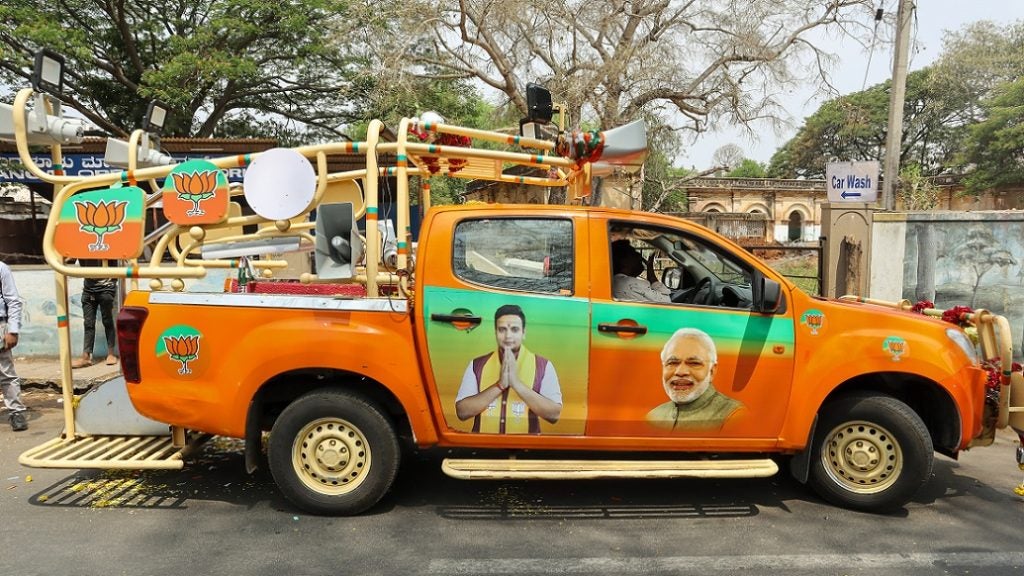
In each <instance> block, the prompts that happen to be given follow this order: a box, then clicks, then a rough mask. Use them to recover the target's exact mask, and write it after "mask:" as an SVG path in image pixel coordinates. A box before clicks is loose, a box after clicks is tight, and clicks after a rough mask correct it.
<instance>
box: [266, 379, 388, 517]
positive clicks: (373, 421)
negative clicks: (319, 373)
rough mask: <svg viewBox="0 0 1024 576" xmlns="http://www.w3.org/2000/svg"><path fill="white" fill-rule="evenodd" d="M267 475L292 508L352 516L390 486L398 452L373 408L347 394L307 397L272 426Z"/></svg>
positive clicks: (382, 418) (384, 422)
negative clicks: (269, 474) (268, 472)
mask: <svg viewBox="0 0 1024 576" xmlns="http://www.w3.org/2000/svg"><path fill="white" fill-rule="evenodd" d="M268 452H269V454H268V460H269V464H270V472H271V474H272V475H273V477H274V482H276V483H277V486H278V488H279V489H280V490H281V493H282V494H284V496H285V498H287V499H288V500H289V501H290V502H291V503H292V504H294V505H295V506H297V507H298V508H301V509H303V510H305V511H307V512H311V513H313V514H327V515H352V514H358V513H360V512H362V511H364V510H366V509H367V508H369V507H371V506H373V505H374V504H376V503H377V501H378V500H380V498H381V497H382V496H383V495H384V494H385V493H386V492H387V491H388V489H389V488H390V487H391V483H392V481H394V479H395V474H396V473H397V471H398V461H399V458H400V450H399V447H398V440H397V438H396V437H395V431H394V427H393V426H392V425H391V422H390V421H389V420H388V418H387V417H386V416H385V415H384V414H383V413H382V412H381V411H380V409H378V408H377V407H376V406H375V405H374V404H372V403H371V402H369V401H367V400H366V399H365V398H363V397H362V396H360V395H358V394H355V393H352V392H349V391H346V390H329V391H319V392H312V393H309V394H306V395H305V396H302V397H300V398H299V399H297V400H296V401H294V402H292V403H291V404H289V405H288V407H287V408H285V409H284V411H283V412H282V413H281V415H280V416H279V417H278V418H277V421H276V422H274V427H273V430H271V433H270V442H269V447H268Z"/></svg>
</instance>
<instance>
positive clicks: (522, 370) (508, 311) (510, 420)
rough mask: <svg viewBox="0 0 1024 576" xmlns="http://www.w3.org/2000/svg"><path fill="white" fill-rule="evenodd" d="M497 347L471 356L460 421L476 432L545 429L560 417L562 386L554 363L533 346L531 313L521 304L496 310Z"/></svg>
mask: <svg viewBox="0 0 1024 576" xmlns="http://www.w3.org/2000/svg"><path fill="white" fill-rule="evenodd" d="M494 337H495V344H496V348H495V350H493V351H491V352H488V353H487V354H484V355H482V356H478V357H476V358H474V359H472V360H470V361H469V364H468V365H467V366H466V370H465V372H464V373H463V376H462V383H461V385H460V386H459V392H458V394H457V396H456V398H455V413H456V415H457V416H458V418H459V420H463V421H465V420H469V419H470V418H472V419H473V430H472V431H473V432H482V433H491V434H540V432H541V430H540V420H541V419H543V420H545V421H547V422H549V423H552V424H553V423H555V422H557V421H558V418H559V416H560V415H561V412H562V391H561V388H560V386H559V383H558V374H557V373H556V372H555V367H554V365H553V364H552V363H551V362H550V361H549V360H548V359H547V358H545V357H543V356H540V355H538V354H535V353H534V352H532V351H530V350H529V349H528V348H527V347H526V345H525V344H524V341H525V340H526V314H525V313H523V309H522V308H520V307H519V306H517V305H515V304H505V305H503V306H501V307H499V308H498V309H497V310H496V311H495V313H494Z"/></svg>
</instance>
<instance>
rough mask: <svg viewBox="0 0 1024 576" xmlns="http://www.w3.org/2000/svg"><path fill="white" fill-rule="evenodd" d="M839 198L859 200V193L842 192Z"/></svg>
mask: <svg viewBox="0 0 1024 576" xmlns="http://www.w3.org/2000/svg"><path fill="white" fill-rule="evenodd" d="M840 196H842V197H843V200H846V199H847V198H860V192H847V191H845V190H844V191H843V192H842V194H840Z"/></svg>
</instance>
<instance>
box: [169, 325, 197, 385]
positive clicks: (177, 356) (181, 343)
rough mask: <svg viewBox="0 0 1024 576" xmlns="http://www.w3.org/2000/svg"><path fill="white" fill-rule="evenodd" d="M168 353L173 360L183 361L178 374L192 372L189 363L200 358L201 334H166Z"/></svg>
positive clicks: (184, 374) (183, 374) (185, 374)
mask: <svg viewBox="0 0 1024 576" xmlns="http://www.w3.org/2000/svg"><path fill="white" fill-rule="evenodd" d="M164 346H165V347H166V348H167V355H168V356H170V357H171V359H172V360H176V361H178V362H181V368H179V369H178V374H181V375H182V376H187V375H189V374H191V373H192V370H189V367H188V363H189V362H191V361H193V360H195V359H197V358H199V335H198V334H197V335H195V336H164Z"/></svg>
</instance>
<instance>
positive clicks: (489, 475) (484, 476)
mask: <svg viewBox="0 0 1024 576" xmlns="http://www.w3.org/2000/svg"><path fill="white" fill-rule="evenodd" d="M441 470H443V471H444V473H445V474H447V475H449V476H451V477H452V478H458V479H460V480H526V479H530V480H593V479H598V478H767V477H768V476H773V475H775V474H776V473H777V472H778V471H779V466H778V465H777V464H776V463H775V461H773V460H770V459H758V460H754V459H750V460H510V459H502V460H497V459H495V460H484V459H475V460H472V459H455V458H446V459H445V460H444V462H443V463H442V464H441Z"/></svg>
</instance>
